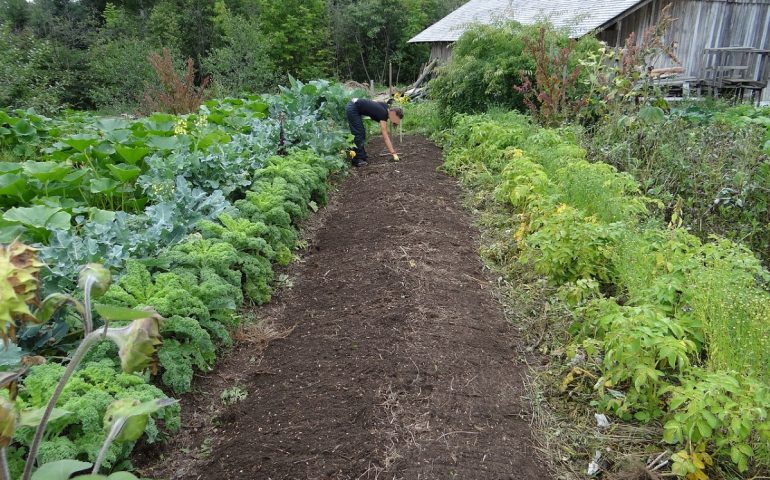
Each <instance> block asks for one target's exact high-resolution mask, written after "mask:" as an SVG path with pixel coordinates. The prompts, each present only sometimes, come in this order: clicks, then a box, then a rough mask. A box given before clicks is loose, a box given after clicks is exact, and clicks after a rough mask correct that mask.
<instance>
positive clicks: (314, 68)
mask: <svg viewBox="0 0 770 480" xmlns="http://www.w3.org/2000/svg"><path fill="white" fill-rule="evenodd" d="M255 3H256V7H257V15H258V19H259V24H260V28H261V30H262V32H263V33H264V35H265V38H266V41H267V49H268V54H269V55H270V57H271V58H272V59H273V61H274V62H275V64H276V65H277V67H278V69H279V70H280V71H281V72H282V73H288V74H291V75H294V76H296V77H299V78H301V79H311V78H315V77H322V76H326V75H328V73H329V65H330V63H331V50H330V32H329V20H328V10H327V6H326V1H325V0H282V1H275V0H256V1H255Z"/></svg>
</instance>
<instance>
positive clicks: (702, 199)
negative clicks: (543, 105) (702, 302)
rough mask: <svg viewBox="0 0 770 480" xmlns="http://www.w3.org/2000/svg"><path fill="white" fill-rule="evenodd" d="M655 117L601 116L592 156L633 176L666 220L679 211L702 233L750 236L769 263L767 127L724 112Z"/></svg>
mask: <svg viewBox="0 0 770 480" xmlns="http://www.w3.org/2000/svg"><path fill="white" fill-rule="evenodd" d="M656 118H657V119H656V120H653V119H652V117H650V118H648V119H644V118H642V117H641V116H639V115H637V116H635V115H631V116H628V115H625V116H616V117H612V118H610V119H608V120H607V121H606V122H602V123H601V124H600V125H599V126H598V127H596V129H595V130H593V131H592V133H591V135H590V136H588V137H586V139H585V143H586V145H587V148H588V150H589V156H590V157H591V158H592V159H593V160H597V161H602V162H605V163H608V164H610V165H613V166H615V167H616V168H618V169H619V170H621V171H623V172H627V173H629V174H631V175H633V177H634V178H635V179H636V180H637V181H638V182H639V183H640V184H641V186H642V190H643V191H644V193H645V195H647V196H649V197H651V198H654V199H656V200H658V201H660V202H662V204H663V206H664V207H665V208H664V212H665V214H666V218H665V220H668V218H669V217H670V215H671V214H672V213H673V212H675V211H677V212H679V216H680V218H681V219H682V220H683V221H684V225H685V226H687V227H688V228H689V229H690V230H691V231H692V232H693V233H694V234H695V235H697V236H698V237H700V238H701V239H705V238H708V236H709V235H711V234H718V235H722V236H726V237H728V238H731V239H734V240H739V241H742V242H745V243H747V244H748V245H750V246H751V248H752V249H753V250H754V251H756V252H757V253H758V254H759V255H760V256H761V257H762V258H763V260H764V261H765V262H767V261H768V259H770V227H768V225H770V223H769V222H768V220H769V219H770V196H769V195H768V192H767V190H766V187H765V186H766V185H767V184H768V182H769V181H770V163H769V162H768V160H767V157H766V156H764V155H763V154H762V144H763V142H764V138H765V128H764V127H762V126H760V125H758V124H753V123H744V122H737V121H736V122H734V123H729V122H727V121H724V116H722V117H717V118H714V117H710V118H709V119H708V120H703V119H702V118H700V117H685V116H683V115H672V116H668V117H665V116H663V115H660V117H656ZM718 118H722V120H719V119H718ZM768 118H770V117H768Z"/></svg>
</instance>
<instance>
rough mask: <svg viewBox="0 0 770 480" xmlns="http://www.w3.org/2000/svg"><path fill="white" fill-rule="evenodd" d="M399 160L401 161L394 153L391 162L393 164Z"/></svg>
mask: <svg viewBox="0 0 770 480" xmlns="http://www.w3.org/2000/svg"><path fill="white" fill-rule="evenodd" d="M399 160H401V159H400V158H398V154H397V153H394V154H393V161H394V162H398V161H399Z"/></svg>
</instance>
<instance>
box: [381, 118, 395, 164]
mask: <svg viewBox="0 0 770 480" xmlns="http://www.w3.org/2000/svg"><path fill="white" fill-rule="evenodd" d="M380 130H381V131H382V138H383V140H385V146H386V147H388V152H390V154H391V155H393V156H395V155H396V149H395V148H393V144H392V143H391V141H390V135H388V122H385V121H382V122H380Z"/></svg>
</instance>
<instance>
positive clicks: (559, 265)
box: [523, 204, 626, 285]
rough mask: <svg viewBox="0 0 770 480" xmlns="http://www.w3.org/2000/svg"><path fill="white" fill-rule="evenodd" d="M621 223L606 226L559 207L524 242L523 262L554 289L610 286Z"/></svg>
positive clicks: (568, 207)
mask: <svg viewBox="0 0 770 480" xmlns="http://www.w3.org/2000/svg"><path fill="white" fill-rule="evenodd" d="M624 228H626V226H625V224H623V223H620V222H618V223H611V224H605V223H601V222H599V221H598V220H597V219H596V217H587V216H586V215H585V214H584V213H583V212H581V211H580V210H578V209H576V208H574V207H571V206H569V205H565V204H562V205H560V206H559V207H558V208H557V209H556V210H555V211H554V212H553V213H551V214H549V215H545V216H543V217H542V219H541V220H540V221H539V224H538V225H537V226H536V228H535V231H534V232H533V233H532V234H531V235H529V236H528V237H527V239H526V241H525V245H526V249H525V252H524V254H525V255H524V257H523V259H524V260H532V261H534V264H535V269H536V270H537V271H538V273H540V274H543V275H545V276H547V277H548V278H549V279H551V280H552V281H553V282H554V283H556V284H557V285H562V284H564V283H567V282H575V281H577V280H581V279H590V278H593V279H596V280H599V281H601V282H604V283H609V282H610V281H611V280H612V278H613V276H614V270H613V265H612V258H613V247H614V246H615V243H616V242H617V240H618V238H620V234H621V232H622V231H623V229H624Z"/></svg>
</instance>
